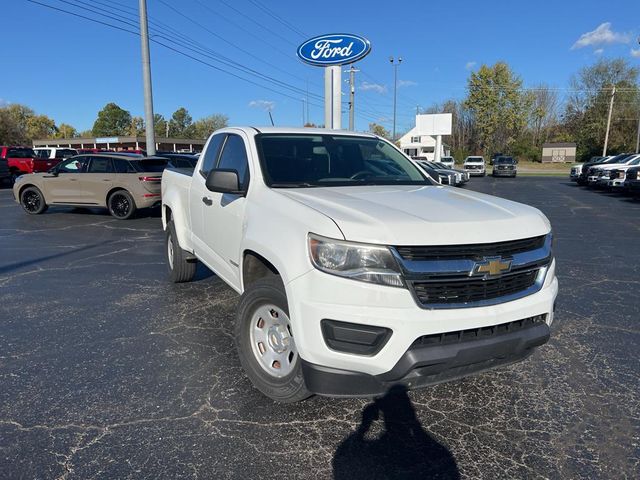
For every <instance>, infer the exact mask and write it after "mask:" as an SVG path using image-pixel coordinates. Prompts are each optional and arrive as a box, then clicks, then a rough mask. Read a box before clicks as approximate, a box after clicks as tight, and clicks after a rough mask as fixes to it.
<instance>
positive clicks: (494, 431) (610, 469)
mask: <svg viewBox="0 0 640 480" xmlns="http://www.w3.org/2000/svg"><path fill="white" fill-rule="evenodd" d="M466 188H468V189H473V190H478V191H482V192H485V193H490V194H494V195H498V196H501V197H505V198H509V199H513V200H516V201H521V202H524V203H528V204H531V205H533V206H536V207H538V208H540V209H541V210H542V211H543V212H544V213H545V214H546V215H547V216H548V217H549V219H550V220H551V222H552V224H553V227H554V232H555V242H556V243H555V253H556V258H557V260H558V276H559V280H560V282H561V287H560V294H559V297H558V304H557V311H556V323H555V324H554V328H553V333H552V339H551V341H550V343H549V344H547V345H546V346H544V347H542V348H540V349H539V350H538V351H537V352H536V353H535V354H534V356H533V357H531V358H529V359H528V360H526V361H525V362H523V363H520V364H517V365H514V366H510V367H506V368H502V369H500V370H497V371H492V372H488V373H484V374H481V375H479V376H475V377H472V378H467V379H463V380H459V381H456V382H452V383H448V384H443V385H439V386H435V387H430V388H427V389H425V390H420V391H415V392H410V393H409V394H408V396H407V395H405V394H404V393H403V392H399V393H398V394H397V397H396V398H390V397H385V398H384V399H382V400H381V401H379V402H377V403H375V404H373V403H372V402H371V401H370V400H366V399H325V398H312V399H310V400H308V401H306V402H302V403H300V404H295V405H282V404H276V403H273V402H271V401H270V400H268V399H266V398H265V397H263V396H262V395H260V394H259V393H258V392H257V391H256V390H254V389H253V388H252V387H251V385H250V383H249V381H248V380H247V378H246V377H245V376H244V374H243V372H242V370H241V368H240V365H239V362H238V361H237V358H236V355H235V351H234V348H233V341H232V336H231V324H232V321H233V320H232V319H233V315H234V311H235V304H236V300H237V297H236V295H235V293H234V292H233V291H231V290H230V289H229V288H228V287H227V286H226V285H225V284H224V283H223V282H221V281H220V280H219V279H217V278H216V277H215V276H214V275H212V274H211V273H210V272H208V271H207V270H206V269H204V268H201V269H200V270H199V272H198V281H196V282H193V283H191V284H182V285H174V284H170V283H169V282H168V281H167V279H166V267H165V260H164V255H163V254H164V250H163V241H164V236H163V233H162V231H161V225H160V219H159V217H158V214H157V213H154V212H147V213H144V212H143V213H142V214H141V215H140V216H139V217H138V218H136V219H134V220H131V221H118V220H115V219H113V218H112V217H110V216H109V215H108V214H107V212H106V211H99V210H94V211H89V210H80V209H70V208H52V209H50V210H49V211H48V212H47V213H46V214H44V215H39V216H28V215H26V214H25V213H24V212H23V211H22V210H21V209H20V207H19V206H18V205H17V204H15V203H14V202H13V200H12V197H11V191H10V190H8V189H6V188H5V189H2V190H0V218H1V220H0V244H1V245H2V248H1V249H0V312H1V314H0V472H2V474H1V475H0V476H3V477H4V476H6V477H7V478H20V477H25V478H35V477H37V478H54V477H59V476H64V475H67V476H68V477H69V478H89V477H104V478H126V477H149V478H158V477H165V478H174V477H175V478H177V477H189V478H193V477H200V478H214V477H215V478H221V477H223V478H224V477H229V478H247V477H255V478H275V477H279V478H315V477H317V478H327V477H331V476H335V477H336V478H346V477H347V476H348V477H351V478H387V477H388V478H432V477H435V478H458V477H466V478H525V477H526V478H536V477H549V478H576V477H588V478H624V477H629V478H631V477H634V476H636V475H637V472H638V470H639V469H640V433H639V432H640V405H639V403H638V401H637V398H638V397H639V396H640V373H639V372H640V360H639V355H638V353H639V351H638V345H639V344H640V329H639V328H638V324H637V320H638V318H639V316H640V315H639V314H640V307H639V306H638V305H639V302H638V291H639V289H640V280H639V279H640V269H639V268H638V265H639V264H640V251H639V250H638V249H637V248H636V247H637V238H638V234H639V233H640V201H638V200H632V199H630V198H627V197H622V196H614V195H611V194H607V193H603V192H597V193H595V194H594V193H593V192H588V191H586V190H585V189H581V188H579V187H577V186H576V185H575V184H572V183H571V182H569V181H568V180H566V179H564V178H562V179H560V178H557V177H547V178H543V177H527V178H517V179H493V178H477V179H476V178H474V179H473V180H472V181H471V182H470V183H469V184H468V186H467V187H466ZM479 228H481V226H479ZM634 472H635V473H634ZM438 475H439V477H438Z"/></svg>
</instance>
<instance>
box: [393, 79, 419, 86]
mask: <svg viewBox="0 0 640 480" xmlns="http://www.w3.org/2000/svg"><path fill="white" fill-rule="evenodd" d="M416 85H418V82H414V81H413V80H398V87H415V86H416Z"/></svg>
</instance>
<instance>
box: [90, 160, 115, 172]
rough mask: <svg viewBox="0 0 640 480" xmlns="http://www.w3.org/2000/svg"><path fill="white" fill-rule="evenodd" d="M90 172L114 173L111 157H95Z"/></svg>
mask: <svg viewBox="0 0 640 480" xmlns="http://www.w3.org/2000/svg"><path fill="white" fill-rule="evenodd" d="M88 173H113V165H111V159H110V158H104V157H93V158H92V159H91V163H90V164H89V171H88Z"/></svg>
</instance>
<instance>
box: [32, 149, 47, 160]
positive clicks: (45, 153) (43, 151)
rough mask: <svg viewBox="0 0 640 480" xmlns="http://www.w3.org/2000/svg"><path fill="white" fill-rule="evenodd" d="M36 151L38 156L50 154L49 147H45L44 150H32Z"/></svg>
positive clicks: (44, 156)
mask: <svg viewBox="0 0 640 480" xmlns="http://www.w3.org/2000/svg"><path fill="white" fill-rule="evenodd" d="M34 151H35V152H36V155H37V156H38V158H49V155H51V150H49V149H45V150H34Z"/></svg>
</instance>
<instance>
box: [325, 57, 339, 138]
mask: <svg viewBox="0 0 640 480" xmlns="http://www.w3.org/2000/svg"><path fill="white" fill-rule="evenodd" d="M341 120H342V68H341V67H340V66H331V67H324V127H325V128H330V129H333V130H340V129H341V128H342V121H341Z"/></svg>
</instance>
